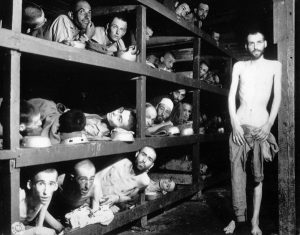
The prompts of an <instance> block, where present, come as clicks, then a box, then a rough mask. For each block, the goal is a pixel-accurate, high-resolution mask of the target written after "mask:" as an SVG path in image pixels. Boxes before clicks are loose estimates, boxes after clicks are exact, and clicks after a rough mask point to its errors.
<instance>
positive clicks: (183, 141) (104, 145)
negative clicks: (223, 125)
mask: <svg viewBox="0 0 300 235" xmlns="http://www.w3.org/2000/svg"><path fill="white" fill-rule="evenodd" d="M225 138H228V136H227V135H223V134H208V135H192V136H176V137H175V136H172V137H149V138H148V137H147V138H137V139H136V140H135V141H134V142H133V143H125V142H121V141H116V142H113V141H92V142H89V143H85V144H77V145H72V146H68V145H62V144H58V145H55V146H52V147H49V148H20V149H16V150H1V151H0V160H6V159H14V158H15V159H16V167H26V166H30V165H39V164H45V163H51V162H61V161H68V160H76V159H85V158H90V157H99V156H107V155H113V154H120V153H129V152H134V151H138V150H139V149H140V148H141V147H142V146H145V145H150V146H152V147H154V148H165V147H172V146H173V147H174V146H180V145H190V144H194V143H196V142H197V141H200V142H201V143H205V142H212V141H223V140H224V139H225Z"/></svg>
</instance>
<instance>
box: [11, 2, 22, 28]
mask: <svg viewBox="0 0 300 235" xmlns="http://www.w3.org/2000/svg"><path fill="white" fill-rule="evenodd" d="M21 28H22V0H13V1H12V26H11V29H12V30H14V31H16V32H21Z"/></svg>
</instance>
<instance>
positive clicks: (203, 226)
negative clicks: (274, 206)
mask: <svg viewBox="0 0 300 235" xmlns="http://www.w3.org/2000/svg"><path fill="white" fill-rule="evenodd" d="M230 198H231V197H230V190H229V187H228V186H226V187H225V188H224V187H220V188H214V189H210V190H208V191H206V192H205V193H204V194H203V196H202V197H201V198H200V199H198V200H188V201H185V202H184V203H182V204H178V205H176V206H175V207H173V208H169V210H168V211H163V212H162V213H161V214H160V215H157V216H154V217H153V218H151V219H149V221H148V227H147V230H142V231H138V229H137V228H135V227H131V228H127V229H126V231H122V232H121V231H120V233H118V234H119V235H133V234H135V235H141V234H149V235H152V234H160V235H167V234H168V235H171V234H172V235H185V234H186V235H196V234H199V235H200V234H201V235H221V234H224V232H223V228H224V227H225V225H226V224H227V223H228V222H229V221H230V218H231V214H230V213H231V199H230ZM267 201H268V200H266V201H265V203H266V204H267V205H265V206H263V207H262V212H261V228H262V230H263V234H264V235H265V234H266V235H268V234H276V230H277V229H276V221H277V219H276V218H274V213H273V212H272V210H270V207H269V206H271V204H269V203H267ZM275 215H276V213H275ZM275 217H276V216H275ZM132 228H135V229H134V230H133V229H132ZM113 234H116V232H115V233H113ZM235 234H241V235H244V234H245V235H246V234H250V227H249V225H248V224H246V225H243V226H242V227H240V228H238V229H237V230H236V232H235Z"/></svg>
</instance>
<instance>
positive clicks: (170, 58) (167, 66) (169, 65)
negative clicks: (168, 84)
mask: <svg viewBox="0 0 300 235" xmlns="http://www.w3.org/2000/svg"><path fill="white" fill-rule="evenodd" d="M175 62H176V60H175V56H174V55H173V54H172V53H171V52H170V51H167V52H166V53H165V54H164V55H163V56H161V57H160V61H159V64H158V69H159V70H164V71H168V72H172V71H173V65H174V63H175Z"/></svg>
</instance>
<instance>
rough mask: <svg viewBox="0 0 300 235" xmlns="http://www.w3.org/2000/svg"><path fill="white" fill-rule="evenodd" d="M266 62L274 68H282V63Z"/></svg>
mask: <svg viewBox="0 0 300 235" xmlns="http://www.w3.org/2000/svg"><path fill="white" fill-rule="evenodd" d="M266 62H267V63H268V64H269V65H270V66H272V67H279V68H280V67H281V62H279V61H278V60H266Z"/></svg>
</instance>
